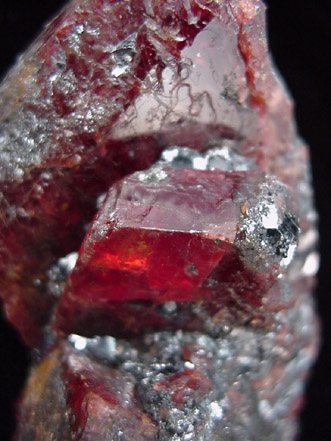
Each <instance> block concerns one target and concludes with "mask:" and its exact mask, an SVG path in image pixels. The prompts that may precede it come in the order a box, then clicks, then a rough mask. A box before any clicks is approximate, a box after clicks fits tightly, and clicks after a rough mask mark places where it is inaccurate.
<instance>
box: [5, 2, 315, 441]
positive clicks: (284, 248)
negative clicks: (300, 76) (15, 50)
mask: <svg viewBox="0 0 331 441" xmlns="http://www.w3.org/2000/svg"><path fill="white" fill-rule="evenodd" d="M0 179H1V193H0V213H1V221H2V227H1V232H0V274H1V280H2V284H1V293H0V295H1V297H2V298H3V303H4V309H5V312H6V315H7V317H8V319H9V320H10V321H11V322H12V323H13V324H14V325H15V326H16V327H17V328H18V330H19V331H20V332H21V335H22V337H23V338H24V340H25V342H26V343H27V344H29V345H30V346H37V347H38V351H39V352H38V353H39V358H41V362H40V365H39V366H35V367H33V369H32V372H31V377H30V379H29V380H28V383H27V386H26V390H25V392H24V394H23V397H22V403H21V407H20V410H19V425H18V428H17V433H16V439H17V441H20V440H22V441H23V440H26V441H29V440H35V441H37V440H38V439H44V440H47V439H52V440H63V441H65V440H69V439H75V440H82V441H87V440H91V441H92V440H93V441H96V440H99V439H100V440H109V441H110V440H113V439H116V440H128V439H131V440H132V439H135V440H154V439H155V440H156V439H158V440H172V441H184V440H185V441H190V440H201V441H202V440H206V441H207V440H214V441H217V440H222V441H224V440H235V441H240V440H254V441H256V440H261V441H262V440H268V441H272V440H275V441H276V440H283V441H287V440H289V441H290V440H293V439H294V436H295V433H296V422H295V418H296V415H297V413H298V410H299V408H300V403H301V399H302V393H303V385H304V380H305V378H306V375H307V372H308V369H309V367H310V366H311V364H312V362H313V360H314V357H315V353H316V346H317V343H316V342H317V337H316V335H317V332H316V329H317V326H316V318H315V315H314V308H313V305H312V302H311V299H310V292H311V289H312V287H313V284H314V278H313V276H314V273H315V271H316V259H317V257H316V252H315V248H314V247H315V242H316V236H317V234H316V230H315V226H314V225H315V220H316V219H315V218H316V215H315V212H314V209H313V205H312V194H311V189H310V175H309V165H308V154H307V148H306V146H305V145H304V143H303V142H302V141H301V140H300V138H298V136H297V133H296V130H295V124H294V122H293V110H292V101H291V99H290V97H289V96H288V94H287V92H286V90H285V88H284V86H283V84H282V81H281V80H280V79H279V77H277V75H276V74H275V71H274V69H273V66H272V63H271V60H270V56H269V54H268V50H267V44H266V36H265V8H264V5H263V4H262V2H261V1H260V0H182V1H179V0H164V1H160V0H145V1H142V0H128V1H124V0H121V1H114V0H72V1H71V2H70V3H69V4H68V5H67V6H66V7H65V8H64V10H63V11H62V12H61V13H60V15H59V16H58V17H57V18H55V20H53V22H52V23H51V24H50V25H49V26H48V27H47V28H46V30H45V31H44V33H43V34H42V35H41V36H40V38H39V39H38V40H37V41H36V42H35V43H34V44H33V45H32V46H31V48H30V49H29V50H28V51H27V52H26V54H24V55H23V56H22V57H21V58H20V60H19V61H18V63H17V65H16V66H15V67H14V68H13V69H12V70H11V71H10V72H9V74H8V76H7V77H6V78H5V80H4V82H3V84H2V86H1V87H0ZM93 216H94V217H93ZM78 250H79V252H78ZM101 336H103V337H101ZM51 403H52V411H51V410H50V406H51Z"/></svg>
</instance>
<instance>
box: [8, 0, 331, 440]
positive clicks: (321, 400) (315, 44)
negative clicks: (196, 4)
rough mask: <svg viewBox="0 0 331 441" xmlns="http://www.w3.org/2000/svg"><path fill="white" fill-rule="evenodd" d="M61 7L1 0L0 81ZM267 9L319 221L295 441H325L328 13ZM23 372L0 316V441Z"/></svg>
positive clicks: (22, 353) (330, 219)
mask: <svg viewBox="0 0 331 441" xmlns="http://www.w3.org/2000/svg"><path fill="white" fill-rule="evenodd" d="M63 3H64V1H63V0H62V1H61V0H48V1H42V0H1V5H0V76H3V74H4V73H5V71H6V70H7V69H8V68H9V66H10V65H12V64H13V62H14V61H15V58H16V56H17V54H18V53H20V52H21V51H23V50H24V49H25V48H26V46H27V44H28V43H29V42H30V41H31V40H32V39H33V38H34V37H35V36H36V35H37V34H38V33H39V31H40V29H41V27H42V25H43V23H45V22H47V21H48V19H49V18H50V17H51V16H52V15H54V13H55V12H56V11H57V10H58V9H59V8H60V6H61V5H62V4H63ZM267 4H268V9H269V11H268V23H269V40H270V46H271V51H272V53H273V55H274V59H275V60H276V64H277V66H278V67H279V70H280V71H281V72H282V74H283V76H284V78H285V79H286V82H287V84H288V86H289V88H290V90H291V92H292V95H293V96H294V99H295V102H296V115H297V121H298V126H299V131H300V133H301V135H302V136H303V137H304V139H306V141H307V142H308V143H309V145H310V147H311V156H312V168H313V175H314V181H315V189H316V204H317V208H318V211H319V213H320V231H321V241H320V249H321V253H322V265H321V270H320V272H319V287H318V290H317V297H318V308H319V310H320V315H321V317H322V320H323V346H322V351H321V353H320V357H319V360H318V362H317V364H316V366H315V369H314V371H313V374H312V377H311V381H310V383H309V386H308V392H307V400H306V405H305V409H304V411H303V413H302V417H301V420H302V422H301V426H302V430H301V436H300V438H299V441H327V440H329V439H331V430H330V424H331V351H330V349H329V345H330V342H331V328H330V323H329V322H328V319H329V318H330V312H331V293H329V289H328V288H329V283H328V268H329V264H330V256H331V252H330V245H331V244H330V235H329V228H331V216H330V204H331V199H330V191H331V180H330V179H329V178H330V176H331V163H330V153H329V145H330V141H329V139H330V136H331V131H330V127H331V119H330V112H329V104H330V102H331V101H330V75H331V71H330V69H329V67H330V66H331V59H330V58H331V57H330V53H331V47H330V42H331V32H330V29H331V15H330V9H331V7H330V4H329V2H328V1H327V0H314V1H304V0H287V1H286V0H284V1H283V0H269V1H268V2H267ZM330 147H331V145H330ZM28 364H29V354H28V352H27V350H26V349H25V348H24V346H23V345H22V343H21V341H20V339H19V337H18V335H17V334H16V332H15V331H14V330H13V329H11V327H10V326H9V325H8V324H7V323H6V322H5V321H4V320H3V318H2V317H1V313H0V439H1V440H2V441H8V440H9V439H10V437H11V434H12V433H13V430H14V424H15V421H14V402H15V400H16V399H17V397H18V395H19V392H20V390H21V389H22V387H23V383H24V379H25V376H26V373H27V366H28Z"/></svg>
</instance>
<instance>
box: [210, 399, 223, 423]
mask: <svg viewBox="0 0 331 441" xmlns="http://www.w3.org/2000/svg"><path fill="white" fill-rule="evenodd" d="M209 406H210V410H211V412H210V414H211V416H212V417H213V418H215V419H216V420H221V419H222V418H223V414H224V412H223V409H222V407H221V406H220V405H219V404H218V403H217V401H213V402H212V403H210V405H209Z"/></svg>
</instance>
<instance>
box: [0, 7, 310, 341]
mask: <svg viewBox="0 0 331 441" xmlns="http://www.w3.org/2000/svg"><path fill="white" fill-rule="evenodd" d="M169 11H171V13H170V12H169ZM263 11H264V8H263V5H262V4H261V3H260V2H259V1H257V0H256V1H255V2H253V1H248V2H241V1H235V0H232V1H227V2H216V1H212V2H210V1H208V2H206V1H204V0H199V1H192V2H187V3H185V2H178V1H174V0H171V1H170V0H169V1H166V2H158V1H157V2H154V1H152V2H148V4H146V3H145V2H142V1H129V2H113V1H110V0H109V1H98V2H94V1H84V2H82V1H79V0H76V1H72V2H71V3H69V4H68V6H67V7H66V8H65V9H64V10H63V11H62V13H61V14H60V15H59V17H57V18H56V19H55V20H54V21H53V22H52V24H51V25H50V26H49V27H48V28H47V29H46V31H45V32H44V34H43V35H42V36H41V37H40V39H39V40H38V42H37V43H36V44H34V45H33V46H32V47H31V48H30V50H29V51H28V52H27V54H26V55H25V56H24V57H23V58H22V59H21V60H20V62H19V63H18V65H17V66H16V67H15V68H14V69H13V70H12V71H11V72H10V74H9V75H8V77H7V78H6V80H5V82H4V83H3V86H2V88H1V90H0V108H1V111H0V112H1V113H0V121H1V124H2V138H1V146H2V147H1V149H2V150H3V149H4V150H3V154H2V155H1V158H0V160H1V163H2V168H1V170H2V171H1V181H2V192H3V197H2V198H1V201H0V207H1V208H0V209H1V219H3V225H2V228H1V237H0V240H1V246H0V272H1V279H2V286H1V297H2V298H3V299H4V307H5V311H6V314H7V316H8V318H9V320H10V321H11V322H12V323H14V324H15V326H16V327H17V328H18V329H19V330H20V331H21V333H22V335H23V337H24V339H25V341H26V342H29V343H30V344H37V343H38V342H40V337H41V334H40V332H41V327H42V326H43V325H44V324H46V323H47V321H48V319H49V314H50V311H51V309H52V307H53V304H54V298H53V297H52V296H51V295H50V294H49V293H47V290H46V286H45V285H46V272H47V270H48V268H49V267H50V265H51V264H52V263H54V262H55V261H56V259H57V258H59V257H61V256H64V255H65V254H66V253H68V252H70V251H74V250H77V249H78V248H79V246H80V243H81V241H82V239H83V236H84V226H85V225H86V222H89V221H90V219H91V218H92V216H93V214H94V210H95V208H94V206H95V205H94V204H95V199H96V197H97V196H98V195H99V194H100V193H102V192H104V191H106V190H107V188H108V187H109V185H111V184H112V183H113V182H115V181H116V180H117V179H119V178H120V177H122V176H124V175H126V174H127V173H131V172H133V171H135V170H140V169H144V168H147V167H149V166H150V165H151V164H152V163H153V162H154V161H155V160H156V159H157V158H158V155H159V154H160V151H161V150H162V149H164V148H166V147H168V146H170V145H173V144H176V145H178V146H189V147H191V148H195V149H200V150H205V149H207V148H210V147H213V146H215V145H216V146H218V145H223V144H224V143H228V142H230V143H231V142H232V144H233V145H235V146H236V147H235V148H236V150H237V151H239V152H241V153H242V154H244V155H245V156H247V157H249V158H253V159H255V160H256V161H257V165H258V167H259V168H260V169H261V170H263V171H268V172H271V173H272V174H274V175H275V176H277V177H278V178H279V179H280V180H281V181H283V182H286V183H287V184H289V185H290V186H291V187H293V188H297V185H298V182H299V181H300V180H301V179H304V177H303V175H302V173H303V172H302V168H301V167H300V166H299V165H297V164H300V163H301V161H302V160H305V157H306V156H305V155H306V150H305V147H304V146H302V144H300V143H299V142H298V140H297V139H296V140H295V144H294V137H295V132H294V130H293V125H292V104H291V102H290V100H289V99H288V98H287V96H286V94H284V89H283V86H282V85H281V83H280V82H279V81H278V79H276V77H275V75H274V72H273V71H272V69H271V64H270V59H269V57H268V54H267V49H266V46H265V43H264V42H265V40H264V38H265V37H264V15H263ZM266 146H268V148H267V147H266ZM293 197H294V195H293ZM303 218H304V216H303ZM304 222H305V221H303V225H302V228H303V229H305V228H307V227H308V225H306V226H305V224H304Z"/></svg>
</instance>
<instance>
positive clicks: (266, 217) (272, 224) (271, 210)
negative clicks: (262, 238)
mask: <svg viewBox="0 0 331 441" xmlns="http://www.w3.org/2000/svg"><path fill="white" fill-rule="evenodd" d="M266 208H267V210H268V214H263V216H262V224H263V226H264V228H267V229H268V228H277V227H278V212H277V208H276V206H275V205H268V207H266Z"/></svg>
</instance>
